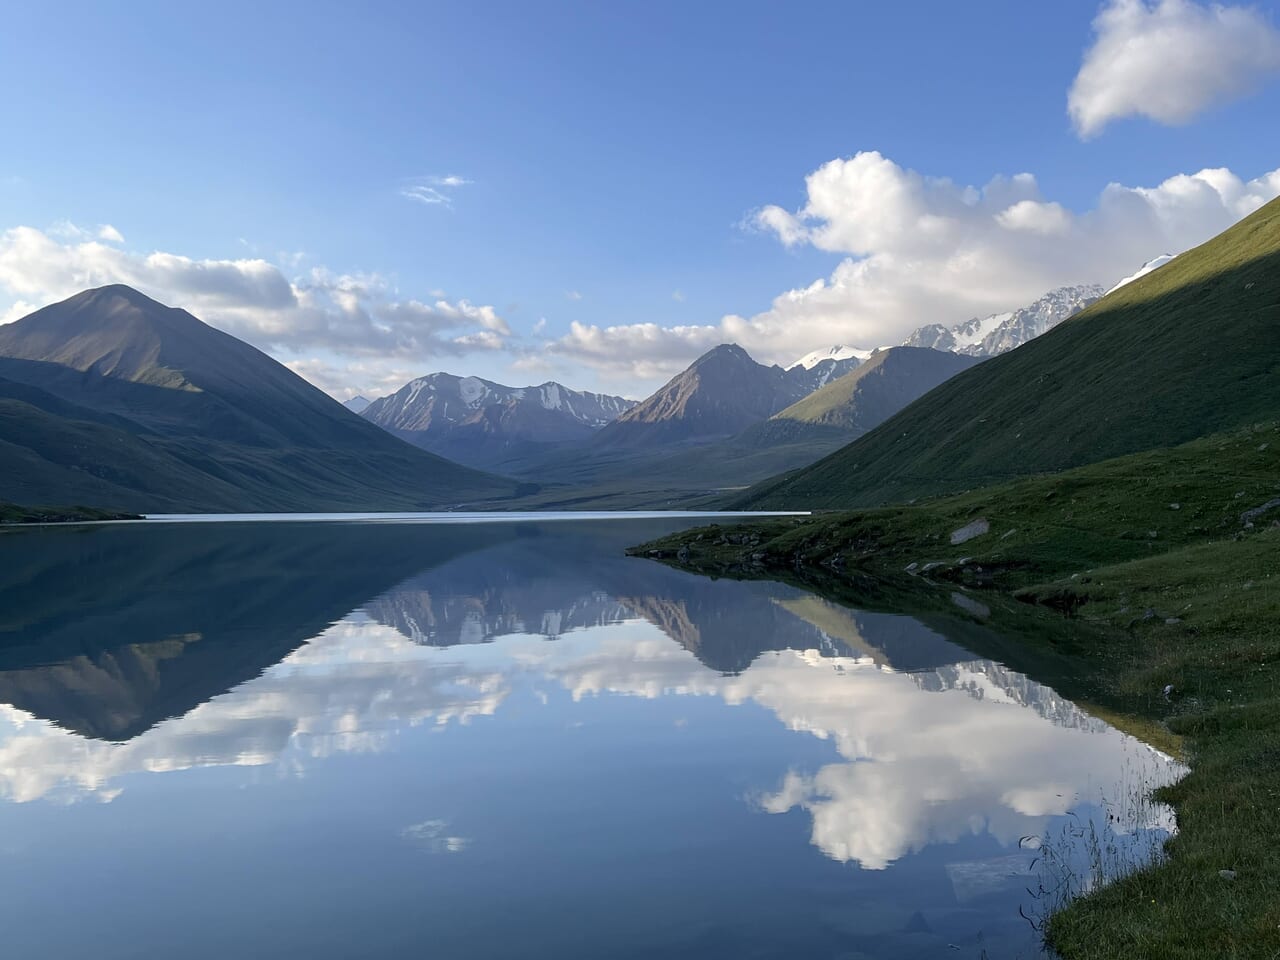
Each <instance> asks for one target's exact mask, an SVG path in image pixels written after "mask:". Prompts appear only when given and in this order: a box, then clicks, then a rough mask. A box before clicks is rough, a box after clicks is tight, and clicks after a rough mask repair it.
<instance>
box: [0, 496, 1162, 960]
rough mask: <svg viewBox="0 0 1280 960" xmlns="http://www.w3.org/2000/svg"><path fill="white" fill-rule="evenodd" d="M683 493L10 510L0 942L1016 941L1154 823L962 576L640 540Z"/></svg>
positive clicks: (107, 949)
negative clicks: (714, 563)
mask: <svg viewBox="0 0 1280 960" xmlns="http://www.w3.org/2000/svg"><path fill="white" fill-rule="evenodd" d="M697 522H700V521H699V520H698V519H697V518H696V517H683V518H680V519H673V518H648V519H628V520H618V519H612V518H609V517H603V518H598V519H594V520H589V521H588V520H575V519H560V520H559V521H557V522H544V521H542V520H540V519H538V518H536V517H535V518H528V519H526V520H524V521H523V522H512V521H511V520H509V519H507V520H502V521H498V522H488V523H475V524H468V523H456V522H451V523H433V522H422V521H418V522H385V521H384V522H373V523H363V522H346V523H325V522H293V523H268V522H243V523H236V524H215V523H207V522H206V523H179V522H170V523H152V522H150V521H147V522H142V523H135V524H121V525H103V526H87V527H75V528H56V529H54V528H50V529H41V530H15V531H12V532H6V533H4V534H0V703H2V704H4V706H0V870H2V871H3V881H0V883H3V896H2V897H0V927H2V929H3V930H4V940H5V947H6V955H7V956H13V957H31V958H37V957H39V958H63V957H66V958H79V957H89V956H92V957H95V958H172V957H184V958H206V957H207V958H214V957H218V958H223V957H231V956H235V957H254V958H257V957H300V958H350V957H373V958H384V957H385V958H392V957H396V958H398V957H427V956H430V957H436V958H455V957H457V958H578V957H581V958H597V957H634V958H640V957H645V958H649V957H664V958H735V960H738V958H754V957H760V958H773V957H778V958H799V957H804V958H828V957H829V958H845V960H853V958H869V957H893V958H899V957H965V958H975V960H976V958H981V957H989V958H998V957H1019V956H1021V957H1028V956H1036V955H1038V954H1039V952H1040V947H1039V938H1038V935H1037V934H1036V932H1035V930H1034V929H1033V923H1034V922H1035V921H1036V919H1037V918H1039V917H1042V916H1043V913H1044V911H1045V910H1046V909H1047V905H1048V904H1049V903H1051V902H1052V901H1053V898H1054V897H1055V896H1056V895H1057V893H1055V891H1061V890H1062V889H1065V888H1066V885H1070V887H1071V889H1081V888H1087V887H1088V886H1089V885H1090V884H1091V883H1095V882H1097V881H1098V878H1099V876H1101V875H1102V874H1105V873H1106V872H1107V871H1108V870H1111V869H1115V868H1116V865H1117V864H1123V863H1126V862H1137V861H1142V860H1144V859H1146V858H1149V857H1151V856H1154V855H1155V854H1156V853H1157V851H1158V850H1159V847H1160V844H1161V842H1162V841H1163V839H1164V838H1165V837H1167V836H1168V834H1169V831H1170V830H1171V829H1172V827H1173V823H1172V818H1171V815H1170V813H1169V811H1168V810H1167V809H1165V808H1163V807H1161V806H1159V805H1153V804H1150V803H1147V802H1146V801H1145V799H1144V797H1145V794H1146V792H1147V791H1149V790H1150V789H1151V787H1153V786H1155V785H1157V784H1161V783H1166V782H1170V781H1171V780H1173V779H1175V778H1176V777H1178V776H1179V775H1181V773H1182V772H1183V771H1182V768H1181V767H1180V766H1179V765H1178V764H1177V763H1176V762H1174V761H1173V760H1171V759H1170V758H1168V757H1166V756H1164V755H1163V754H1161V753H1159V752H1157V751H1155V750H1154V749H1152V748H1150V747H1148V746H1146V745H1145V744H1143V743H1141V742H1139V741H1137V740H1134V739H1133V738H1131V737H1129V736H1127V735H1125V734H1122V733H1120V732H1119V731H1117V730H1115V729H1113V728H1111V727H1109V726H1108V725H1107V724H1105V723H1103V722H1102V721H1101V720H1099V719H1096V718H1094V717H1093V716H1090V715H1089V714H1088V713H1087V712H1086V711H1084V710H1082V709H1080V708H1079V707H1077V706H1076V705H1074V704H1073V703H1072V702H1071V701H1069V700H1067V699H1065V698H1064V697H1062V696H1060V695H1058V694H1057V693H1055V691H1054V690H1053V689H1051V688H1050V687H1048V686H1044V685H1042V684H1040V683H1037V682H1036V681H1035V680H1032V679H1030V678H1028V677H1027V676H1024V675H1022V674H1020V673H1017V672H1015V671H1014V670H1012V669H1009V668H1008V667H1006V666H1004V665H1002V664H1001V663H999V662H997V661H996V660H994V659H990V658H988V657H984V656H983V655H981V654H980V653H979V652H975V648H980V647H983V644H984V643H985V642H986V640H985V639H984V638H985V637H986V633H984V631H987V632H989V628H988V627H986V626H984V625H983V623H982V619H983V610H982V604H981V602H980V600H976V599H974V598H972V597H968V596H962V595H959V594H957V595H956V596H955V597H954V598H953V601H954V602H952V603H950V604H949V607H950V613H946V612H939V610H938V609H936V608H931V609H932V612H931V613H929V614H927V615H926V614H921V615H920V616H911V615H907V614H904V613H901V612H893V611H885V610H880V611H877V610H873V609H850V608H847V607H844V606H839V605H837V604H834V603H831V602H828V601H826V600H823V599H821V598H819V597H817V596H815V595H813V594H810V593H808V592H806V591H804V590H801V589H798V588H796V587H793V586H787V585H783V584H778V583H769V582H736V581H729V580H712V579H709V578H702V577H698V576H695V575H692V574H688V573H684V572H681V571H677V570H673V569H670V568H668V567H665V566H663V565H660V564H658V563H655V562H652V561H649V560H645V559H635V558H628V557H626V556H624V555H623V550H624V548H625V547H626V546H628V545H630V544H634V543H637V542H639V541H642V540H646V539H649V538H651V537H654V536H657V535H660V534H663V533H666V532H671V531H673V530H676V529H679V528H681V527H687V526H689V525H691V524H695V523H697ZM943 596H944V598H945V594H944V595H943ZM944 605H945V604H944ZM987 649H988V650H989V649H991V647H987ZM1095 874H1096V875H1095ZM1027 917H1030V918H1031V919H1030V920H1028V919H1026V918H1027Z"/></svg>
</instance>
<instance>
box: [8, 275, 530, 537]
mask: <svg viewBox="0 0 1280 960" xmlns="http://www.w3.org/2000/svg"><path fill="white" fill-rule="evenodd" d="M0 451H3V452H4V453H5V455H6V463H7V464H9V465H10V466H11V469H9V470H7V471H6V472H5V475H4V476H3V477H0V499H8V500H12V501H14V502H16V503H35V502H45V503H48V502H61V503H75V502H92V503H95V504H97V505H102V506H108V507H112V508H117V509H131V510H135V511H139V512H168V511H174V510H178V511H186V510H193V511H206V510H207V511H213V512H219V511H228V510H230V511H254V510H266V511H270V510H360V509H430V508H432V507H440V506H448V505H452V504H456V503H458V502H464V501H472V500H477V499H493V498H500V497H503V496H506V495H509V494H510V493H511V492H513V488H514V485H513V484H511V483H509V482H507V481H503V480H500V479H498V478H495V477H490V476H486V475H484V474H480V473H477V472H475V471H472V470H467V469H465V468H463V467H460V466H458V465H456V464H453V463H449V462H448V461H445V460H443V459H441V458H438V457H434V456H432V455H430V454H427V453H425V452H423V451H421V450H417V449H414V448H413V447H411V446H409V445H408V444H405V443H403V442H402V441H399V440H397V439H395V438H394V437H391V436H389V435H388V434H387V433H386V432H384V431H382V430H379V429H378V428H377V427H375V426H373V425H372V424H370V423H367V422H366V421H364V420H362V419H361V418H360V417H358V416H356V415H355V414H354V413H352V412H350V411H349V410H347V409H345V408H344V407H343V406H342V405H341V404H339V403H337V402H336V401H334V400H333V399H331V398H330V397H328V396H327V395H325V394H324V393H322V392H321V391H319V390H317V389H316V388H315V387H313V386H312V385H311V384H309V383H307V382H306V381H305V380H303V379H302V378H301V377H299V376H297V375H296V374H294V373H293V372H292V371H290V370H288V369H287V368H286V367H284V366H282V365H281V364H279V363H277V362H276V361H274V360H272V359H271V358H270V357H268V356H267V355H266V354H264V353H262V352H260V351H258V350H256V349H255V348H253V347H251V346H249V345H248V344H246V343H243V342H242V341H240V340H237V339H236V338H235V337H232V336H230V335H229V334H226V333H223V332H222V331H220V330H216V329H214V328H213V327H210V326H208V325H206V324H204V323H202V322H201V321H200V320H198V319H196V318H195V317H194V316H192V315H191V314H189V313H187V312H186V311H185V310H179V309H175V308H172V307H166V306H164V305H162V304H160V303H157V302H156V301H154V300H152V299H150V298H149V297H146V296H144V295H143V294H141V293H139V292H138V291H136V290H133V289H131V288H129V287H125V286H121V285H114V286H109V287H101V288H98V289H95V290H87V291H85V292H83V293H80V294H77V295H76V296H74V297H71V298H70V299H68V300H65V301H63V302H61V303H57V304H53V305H51V306H49V307H45V308H44V309H42V310H37V311H36V312H35V313H33V314H31V315H29V316H27V317H25V318H23V319H21V320H18V321H17V322H15V323H12V324H9V325H7V326H4V327H0Z"/></svg>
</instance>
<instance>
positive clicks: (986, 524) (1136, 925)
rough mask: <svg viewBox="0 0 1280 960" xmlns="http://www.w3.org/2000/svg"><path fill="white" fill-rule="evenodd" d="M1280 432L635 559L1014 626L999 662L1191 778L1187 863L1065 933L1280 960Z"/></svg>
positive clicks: (1159, 794) (1241, 434) (1116, 892)
mask: <svg viewBox="0 0 1280 960" xmlns="http://www.w3.org/2000/svg"><path fill="white" fill-rule="evenodd" d="M1277 434H1280V428H1277V425H1275V424H1265V425H1260V426H1257V427H1253V428H1248V429H1245V430H1242V431H1235V432H1233V433H1231V434H1222V435H1216V436H1214V437H1209V438H1206V439H1204V440H1200V441H1195V442H1193V443H1191V444H1187V445H1184V446H1182V447H1177V448H1172V449H1169V450H1159V451H1151V452H1148V453H1145V454H1138V455H1133V456H1130V457H1124V458H1118V459H1117V460H1113V461H1106V462H1104V463H1101V464H1095V465H1092V466H1088V467H1082V468H1077V469H1076V470H1072V471H1067V472H1065V473H1062V474H1052V475H1047V476H1041V477H1032V478H1028V479H1025V480H1021V481H1016V482H1013V483H1009V484H1003V485H1000V486H997V487H990V488H984V489H981V490H975V491H970V492H968V493H964V494H959V495H956V496H951V497H945V498H940V499H936V500H930V501H926V502H923V503H919V504H913V505H906V506H896V507H882V508H877V509H871V510H861V511H856V512H842V513H829V514H820V515H815V516H813V517H811V518H807V519H805V518H799V519H790V520H785V521H766V522H755V523H751V522H748V523H743V524H735V525H734V526H733V527H732V528H721V527H718V526H709V527H703V528H695V529H691V530H688V531H683V532H681V533H678V534H674V535H671V536H668V537H664V538H661V539H659V540H656V541H653V542H652V543H648V544H643V545H639V546H637V547H634V548H632V550H631V551H629V552H630V553H631V554H632V555H635V556H646V557H649V558H651V559H655V560H658V561H660V562H664V563H668V564H670V565H673V566H676V567H679V568H681V569H685V570H689V571H691V572H696V573H700V574H703V575H710V576H726V577H732V578H736V579H773V580H778V579H781V580H785V581H787V582H791V583H794V584H796V585H799V586H802V587H803V588H805V589H807V590H811V591H813V592H816V593H819V594H820V595H822V596H825V597H828V598H830V599H833V600H835V601H836V602H843V603H845V604H847V605H850V606H853V605H858V604H865V603H866V602H867V600H868V598H870V599H871V601H872V602H873V603H875V602H889V603H893V604H897V605H899V606H900V607H901V608H903V610H904V612H909V610H908V609H907V608H909V607H910V606H911V605H912V604H919V605H921V606H922V607H923V608H924V609H926V610H931V611H932V612H933V614H935V615H936V614H938V612H939V611H940V610H945V612H946V613H947V614H948V615H950V616H953V617H954V616H957V615H960V616H965V615H968V616H970V617H971V618H972V619H974V621H975V622H977V621H982V622H986V623H989V624H990V625H991V628H992V629H993V630H1004V631H1005V632H1006V635H1007V643H1006V644H1005V647H1004V649H1003V651H998V652H997V654H996V655H997V657H998V658H1000V657H1003V658H1004V659H1005V661H1006V662H1008V663H1009V665H1010V666H1012V667H1013V668H1014V669H1018V670H1019V671H1021V672H1024V673H1027V674H1028V675H1029V676H1032V677H1033V678H1034V679H1037V680H1039V681H1041V682H1044V683H1047V684H1049V685H1050V686H1053V687H1054V688H1055V689H1057V690H1058V691H1059V692H1060V693H1062V694H1063V695H1064V696H1067V697H1069V698H1070V699H1072V700H1073V701H1075V702H1077V704H1078V705H1080V706H1081V707H1082V708H1083V709H1085V710H1087V711H1089V712H1092V713H1094V714H1095V715H1098V716H1100V717H1101V718H1102V719H1104V720H1106V721H1107V722H1109V723H1111V724H1112V725H1113V726H1117V727H1120V728H1121V729H1123V730H1125V731H1126V732H1129V733H1132V734H1134V735H1135V736H1138V737H1139V738H1140V739H1142V740H1144V741H1145V742H1147V743H1148V744H1150V745H1151V746H1153V747H1154V748H1156V749H1159V750H1163V751H1166V752H1169V751H1170V750H1175V751H1177V752H1178V753H1179V754H1181V755H1182V756H1183V757H1185V758H1186V760H1187V762H1188V764H1189V766H1190V772H1189V773H1188V775H1187V776H1186V777H1185V778H1184V779H1183V780H1181V781H1179V782H1178V783H1177V784H1175V785H1173V786H1170V787H1167V788H1163V789H1161V790H1158V791H1155V793H1154V799H1156V800H1159V801H1162V802H1166V803H1168V804H1170V805H1171V806H1172V807H1173V808H1174V810H1175V812H1176V815H1177V818H1178V833H1177V835H1176V836H1175V837H1173V838H1172V839H1171V840H1170V841H1169V842H1168V844H1167V845H1166V851H1167V856H1166V857H1165V858H1164V859H1163V860H1161V861H1159V862H1157V863H1155V864H1152V865H1149V866H1146V867H1143V868H1141V869H1138V870H1137V871H1135V872H1134V873H1131V874H1129V875H1127V876H1125V877H1122V878H1119V879H1117V880H1115V881H1113V882H1111V883H1109V884H1107V885H1105V886H1103V887H1100V888H1098V889H1096V890H1093V891H1091V892H1089V893H1088V894H1087V895H1085V896H1082V897H1080V898H1078V899H1075V900H1073V901H1072V902H1070V903H1069V904H1067V905H1066V906H1065V907H1063V908H1062V909H1061V910H1059V911H1057V912H1055V913H1053V914H1052V915H1051V916H1050V918H1049V921H1048V923H1047V926H1046V929H1045V936H1046V942H1047V943H1048V944H1049V945H1050V946H1051V947H1052V948H1053V949H1054V950H1056V951H1057V952H1058V953H1059V954H1060V955H1061V956H1062V957H1064V958H1067V960H1075V958H1087V960H1101V958H1112V957H1124V958H1138V957H1150V958H1153V960H1154V958H1161V960H1164V958H1174V960H1180V958H1187V960H1192V958H1200V957H1207V956H1213V957H1218V956H1221V957H1240V958H1243V957H1249V958H1252V957H1258V958H1274V957H1275V956H1277V955H1280V816H1278V814H1280V677H1278V676H1277V671H1276V668H1275V666H1274V664H1275V663H1276V662H1278V661H1280V509H1276V510H1275V513H1274V514H1272V513H1271V512H1270V510H1271V509H1273V508H1271V507H1268V509H1267V510H1266V511H1264V512H1263V513H1261V514H1259V513H1257V512H1256V511H1257V510H1258V509H1259V507H1260V506H1266V505H1268V504H1270V503H1271V501H1272V500H1274V499H1275V492H1274V491H1275V484H1276V476H1277V475H1280V474H1278V473H1277V471H1276V464H1275V460H1276V454H1275V452H1274V448H1275V447H1276V446H1277V444H1276V442H1275V440H1276V435H1277ZM1259 441H1262V442H1261V443H1260V442H1259ZM1273 517H1274V519H1273ZM1260 521H1261V522H1260ZM1273 571H1274V572H1273ZM947 607H954V608H955V609H952V610H946V608H947ZM986 642H988V643H990V642H991V641H990V640H988V641H986Z"/></svg>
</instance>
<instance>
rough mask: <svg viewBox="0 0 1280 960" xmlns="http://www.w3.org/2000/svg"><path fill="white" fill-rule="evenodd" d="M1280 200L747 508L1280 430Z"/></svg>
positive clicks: (937, 484) (989, 479) (855, 499)
mask: <svg viewBox="0 0 1280 960" xmlns="http://www.w3.org/2000/svg"><path fill="white" fill-rule="evenodd" d="M1277 371H1280V200H1273V201H1271V202H1270V203H1268V204H1266V205H1265V206H1263V207H1261V208H1260V209H1259V210H1257V211H1256V212H1254V213H1253V214H1251V215H1249V216H1248V217H1246V218H1245V219H1244V220H1242V221H1240V222H1239V223H1237V224H1236V225H1235V226H1233V227H1231V228H1230V229H1228V230H1227V231H1226V232H1224V233H1222V234H1220V235H1219V236H1217V237H1215V238H1214V239H1212V240H1210V241H1208V242H1207V243H1205V244H1203V245H1202V246H1199V247H1197V248H1195V249H1194V250H1190V251H1188V252H1186V253H1183V254H1180V255H1179V256H1177V257H1176V258H1174V259H1172V260H1170V261H1168V262H1166V263H1164V264H1163V265H1160V266H1159V269H1156V270H1153V271H1147V272H1145V273H1144V274H1143V275H1141V276H1139V277H1137V278H1136V279H1134V280H1132V281H1131V282H1128V283H1125V284H1124V285H1122V286H1120V287H1118V288H1116V289H1114V290H1113V292H1111V293H1109V294H1108V295H1107V296H1105V297H1103V298H1102V299H1101V300H1100V301H1098V302H1097V303H1095V304H1093V305H1092V306H1090V307H1089V308H1087V309H1086V310H1084V311H1082V312H1081V313H1079V314H1078V315H1076V316H1074V317H1072V318H1071V319H1069V320H1067V321H1066V322H1064V323H1061V324H1059V325H1058V326H1056V327H1055V328H1054V329H1052V330H1050V331H1049V332H1047V333H1045V334H1044V335H1042V336H1039V337H1036V338H1035V339H1033V340H1031V341H1030V342H1028V343H1026V344H1024V345H1023V346H1022V347H1021V348H1019V349H1017V350H1013V351H1011V352H1009V353H1005V354H1003V355H1001V356H998V357H994V358H992V359H990V360H988V361H986V362H984V363H981V364H979V365H978V366H976V367H974V368H973V369H970V370H967V371H965V372H964V373H961V374H959V375H958V376H956V377H954V378H953V379H951V380H949V381H947V382H946V383H944V384H942V385H941V386H940V387H938V388H937V389H935V390H933V391H931V392H930V393H928V394H927V395H926V396H924V397H922V398H921V399H920V400H918V401H917V402H915V403H913V404H911V405H910V406H908V407H906V408H905V409H904V410H902V411H901V412H900V413H898V414H897V415H895V416H893V417H890V418H889V419H888V420H886V421H885V422H884V423H883V424H881V425H880V426H879V427H878V428H877V429H875V430H872V431H871V432H870V433H868V434H866V435H865V436H863V437H861V438H859V439H858V440H856V441H855V442H853V443H851V444H849V445H848V446H846V447H844V448H842V449H840V450H839V451H837V452H835V453H833V454H831V455H830V456H828V457H826V458H825V459H823V460H821V461H819V462H818V463H815V464H813V465H812V466H810V467H808V468H806V469H803V470H800V471H798V472H796V473H794V474H791V475H788V476H784V477H780V478H776V479H774V480H772V481H768V482H766V483H763V484H761V485H760V486H759V487H757V488H756V489H754V490H752V491H750V492H749V493H748V494H747V495H746V496H745V497H743V498H741V499H739V500H738V501H737V504H738V505H741V506H751V507H781V506H799V505H803V506H804V507H806V508H816V507H836V508H840V507H854V506H865V505H874V504H878V503H885V502H900V501H903V500H906V499H909V498H914V497H919V496H925V495H934V494H938V493H945V492H947V491H955V490H960V489H969V488H973V487H978V486H984V485H986V484H990V483H996V482H999V481H1002V480H1008V479H1012V478H1015V477H1019V476H1025V475H1027V474H1032V473H1047V472H1055V471H1060V470H1065V469H1068V468H1071V467H1076V466H1081V465H1085V464H1090V463H1096V462H1098V461H1101V460H1105V459H1109V458H1112V457H1118V456H1122V455H1124V454H1130V453H1137V452H1140V451H1145V450H1152V449H1156V448H1163V447H1172V446H1175V445H1177V444H1180V443H1184V442H1186V441H1189V440H1193V439H1196V438H1198V437H1203V436H1207V435H1209V434H1213V433H1217V432H1220V431H1224V430H1228V429H1231V428H1233V427H1240V426H1245V425H1249V424H1254V423H1260V422H1264V421H1269V420H1275V419H1278V418H1280V389H1278V388H1277V387H1278V384H1277V379H1276V377H1277Z"/></svg>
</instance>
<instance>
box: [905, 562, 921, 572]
mask: <svg viewBox="0 0 1280 960" xmlns="http://www.w3.org/2000/svg"><path fill="white" fill-rule="evenodd" d="M919 566H920V564H918V563H908V564H907V569H906V572H907V573H915V572H916V568H917V567H919Z"/></svg>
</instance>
